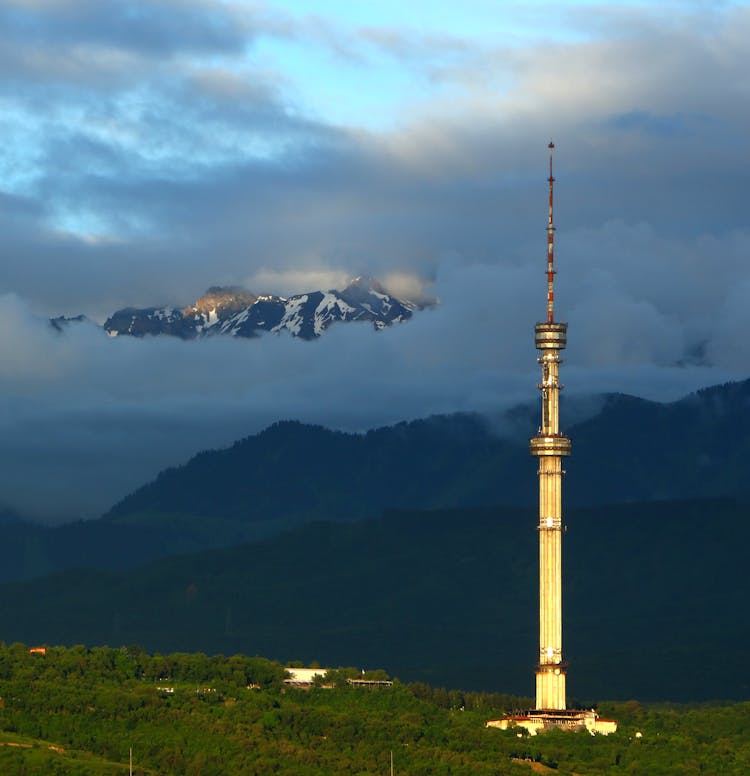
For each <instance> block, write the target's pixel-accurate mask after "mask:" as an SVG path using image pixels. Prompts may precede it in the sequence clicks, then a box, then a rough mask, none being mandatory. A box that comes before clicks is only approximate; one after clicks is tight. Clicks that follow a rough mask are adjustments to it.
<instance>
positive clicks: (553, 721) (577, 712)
mask: <svg viewBox="0 0 750 776" xmlns="http://www.w3.org/2000/svg"><path fill="white" fill-rule="evenodd" d="M485 727H492V728H499V729H500V730H510V729H511V728H522V729H523V730H526V731H527V732H528V733H529V734H530V735H532V736H535V735H536V734H537V733H543V732H545V731H547V730H588V732H589V733H591V735H597V734H598V735H602V736H608V735H609V734H610V733H614V732H616V730H617V722H615V721H614V720H613V719H603V718H602V717H600V716H599V715H598V714H597V713H596V712H595V711H594V710H593V709H592V710H590V711H589V710H581V709H553V710H550V711H547V710H543V709H541V710H540V709H536V710H533V711H525V712H523V713H522V714H513V715H508V716H507V717H502V718H501V719H490V720H488V721H487V722H485Z"/></svg>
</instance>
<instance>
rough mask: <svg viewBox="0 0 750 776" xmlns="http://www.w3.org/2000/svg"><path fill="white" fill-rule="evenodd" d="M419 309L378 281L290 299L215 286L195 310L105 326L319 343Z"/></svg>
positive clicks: (135, 312) (130, 315)
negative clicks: (349, 324)
mask: <svg viewBox="0 0 750 776" xmlns="http://www.w3.org/2000/svg"><path fill="white" fill-rule="evenodd" d="M418 309H420V307H419V306H418V305H416V304H414V303H413V302H410V301H407V300H403V299H398V298H397V297H395V296H393V295H391V294H389V293H388V292H387V291H386V290H385V289H384V288H383V287H382V286H381V285H380V283H378V282H377V281H376V280H374V279H373V278H370V277H367V276H359V277H356V278H354V279H353V280H352V281H351V282H350V283H349V284H348V285H347V286H346V288H344V289H343V290H342V291H337V290H335V289H332V290H328V291H311V292H308V293H304V294H297V295H294V296H290V297H288V298H283V297H280V296H274V295H270V294H260V295H257V296H256V295H255V294H253V293H251V292H250V291H247V290H246V289H244V288H239V287H235V286H230V287H220V286H213V287H211V288H209V289H208V290H207V291H206V293H205V294H204V295H203V296H201V297H200V298H199V299H198V300H196V302H195V303H194V304H193V305H190V306H188V307H184V308H182V309H179V308H176V307H158V308H145V309H135V308H125V309H123V310H118V311H117V312H116V313H114V314H113V315H112V316H111V317H110V318H108V319H107V321H105V323H104V328H105V330H106V331H107V332H108V333H109V334H111V335H113V336H114V335H118V334H128V335H131V336H134V337H143V336H146V335H157V334H168V335H171V336H177V337H180V338H182V339H196V338H200V337H206V336H217V335H229V336H234V337H257V336H259V335H260V334H261V333H262V332H273V333H280V332H283V331H285V332H288V333H289V334H290V335H291V336H293V337H299V338H301V339H316V338H317V337H320V336H321V335H322V334H323V332H324V331H325V330H326V329H327V328H328V327H329V326H330V325H331V324H333V323H335V322H337V321H369V322H370V323H372V325H373V327H374V328H375V329H376V330H381V329H383V328H385V327H387V326H390V325H391V324H393V323H400V322H402V321H405V320H408V319H409V318H411V316H412V313H413V312H414V311H415V310H418Z"/></svg>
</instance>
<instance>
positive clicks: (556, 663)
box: [530, 143, 570, 710]
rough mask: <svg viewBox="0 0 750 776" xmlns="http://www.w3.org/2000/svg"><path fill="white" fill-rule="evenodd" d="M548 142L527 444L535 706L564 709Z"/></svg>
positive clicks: (556, 333)
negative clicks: (538, 376) (534, 406)
mask: <svg viewBox="0 0 750 776" xmlns="http://www.w3.org/2000/svg"><path fill="white" fill-rule="evenodd" d="M554 148H555V144H554V143H550V144H549V178H548V181H549V215H548V218H547V320H546V322H544V323H537V324H536V326H535V327H534V341H535V344H536V348H537V350H538V351H540V354H541V355H540V356H539V358H538V359H537V361H538V362H539V363H540V364H541V365H542V382H541V383H540V384H539V385H538V386H537V387H538V388H539V390H540V391H541V393H542V423H541V425H540V427H539V431H538V432H537V434H536V435H535V436H534V437H532V439H531V442H530V449H531V454H532V455H533V456H536V457H537V458H538V459H539V525H538V530H539V663H538V665H537V669H536V708H537V709H538V710H562V709H565V672H566V669H567V665H566V664H565V663H564V662H563V658H562V530H563V528H562V477H563V474H564V473H565V472H564V470H563V468H562V459H563V456H566V455H570V439H568V437H566V436H565V435H564V434H562V433H561V432H560V412H559V409H560V390H561V389H562V386H561V385H560V380H559V373H560V351H561V350H563V348H565V345H566V344H567V335H568V324H567V323H559V322H557V321H555V224H554V219H553V204H554V184H555V178H554V177H553V175H552V151H553V150H554Z"/></svg>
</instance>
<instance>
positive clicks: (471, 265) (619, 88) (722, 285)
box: [0, 0, 750, 519]
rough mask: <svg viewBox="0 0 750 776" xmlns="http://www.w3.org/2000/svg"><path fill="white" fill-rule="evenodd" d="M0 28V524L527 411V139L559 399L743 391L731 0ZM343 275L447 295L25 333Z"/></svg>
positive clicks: (536, 251)
mask: <svg viewBox="0 0 750 776" xmlns="http://www.w3.org/2000/svg"><path fill="white" fill-rule="evenodd" d="M0 29H2V30H3V35H2V36H0V72H1V73H2V78H0V137H2V138H3V142H2V144H0V236H1V237H2V242H1V243H0V304H1V305H2V306H1V307H0V309H2V310H3V311H4V322H5V326H4V327H3V329H2V330H1V331H0V397H2V402H1V403H0V460H1V461H2V462H3V464H4V465H5V467H6V472H8V475H9V476H8V477H7V479H6V485H5V490H4V492H0V507H1V506H2V505H3V504H8V505H10V506H11V507H13V508H18V509H21V510H24V509H26V510H29V511H30V513H33V514H38V515H42V516H46V517H48V518H50V519H52V518H55V519H59V518H61V517H64V516H71V515H78V514H81V515H86V516H91V515H94V514H96V513H97V510H101V509H104V508H106V507H107V506H108V505H109V504H110V503H111V502H112V501H113V500H114V499H115V498H116V497H119V496H122V495H124V494H125V493H126V492H127V491H128V490H129V489H131V488H133V487H136V486H137V485H139V484H141V483H142V482H143V481H144V480H145V479H146V478H148V477H150V476H154V475H155V474H156V472H158V471H159V469H160V468H163V467H164V466H166V465H170V464H173V463H176V462H178V461H180V460H183V459H184V458H186V457H187V456H189V455H190V454H191V453H192V452H195V451H196V450H199V449H202V448H204V447H207V446H212V445H216V444H226V443H229V442H231V441H233V440H234V439H236V438H237V437H239V436H242V435H243V434H247V433H250V432H252V431H256V430H258V429H259V428H261V427H263V426H264V425H265V424H267V423H270V422H273V421H275V420H278V419H279V418H290V417H296V418H299V419H301V420H310V421H315V422H320V423H325V424H327V425H331V426H336V427H340V428H352V429H363V428H368V427H370V426H372V425H376V424H380V423H388V422H395V421H398V420H401V419H405V418H412V417H418V416H423V415H428V414H430V413H436V412H452V411H457V410H466V411H472V410H477V411H482V412H488V413H492V412H495V411H500V410H501V409H502V408H503V407H506V406H508V405H510V404H513V403H515V402H517V401H523V400H525V399H532V400H533V398H534V397H533V385H534V384H535V382H536V381H537V376H536V374H535V369H536V364H535V360H534V353H533V348H532V347H531V339H530V332H531V330H532V327H533V321H534V320H535V318H536V316H537V315H538V314H539V311H540V309H541V308H542V306H543V297H544V288H543V265H544V257H545V232H544V226H545V219H546V210H545V208H546V175H547V173H546V164H547V157H546V154H547V150H546V146H547V143H548V141H549V139H550V138H554V140H555V142H556V144H557V150H556V158H555V174H556V177H557V206H556V207H557V210H556V222H557V241H558V244H557V250H556V258H557V263H558V269H559V275H558V278H557V281H558V288H557V292H558V293H557V298H558V303H559V314H560V315H561V316H562V317H563V318H565V319H567V320H568V321H569V323H570V349H569V353H568V358H567V361H566V370H567V371H566V375H567V377H566V383H567V385H568V388H569V393H570V394H571V395H578V396H584V395H587V394H594V393H597V392H599V391H605V390H607V391H609V390H622V391H627V392H631V393H636V394H640V395H645V396H649V397H653V398H662V399H667V398H674V397H676V396H679V395H680V394H681V393H684V392H686V391H688V390H692V389H694V388H696V387H700V386H701V385H708V384H711V383H714V382H720V381H722V380H725V379H730V378H735V379H739V378H744V377H747V364H748V363H750V340H748V338H747V336H746V332H747V330H748V327H750V307H748V305H747V299H748V298H750V280H748V275H747V266H748V260H750V256H749V255H748V250H749V249H748V246H749V245H750V226H749V225H748V216H747V210H748V209H747V201H746V200H747V197H746V189H747V181H748V179H750V156H749V155H748V153H747V136H748V128H749V127H750V77H749V76H748V68H747V41H748V40H749V39H750V6H749V5H748V3H746V2H741V3H740V2H723V3H722V2H659V3H654V2H616V3H613V2H608V3H596V2H556V3H552V2H523V3H521V2H517V3H505V2H497V1H496V2H483V1H482V0H467V1H466V2H462V3H457V2H455V3H454V2H451V3H447V2H443V3H440V2H430V3H428V2H423V1H422V0H416V1H412V2H408V3H396V2H391V1H390V0H386V1H385V2H335V1H334V2H326V3H322V2H312V1H311V0H310V1H308V2H305V0H302V2H295V3H291V2H288V3H281V2H275V3H274V2H265V3H263V2H244V1H242V2H241V1H240V0H235V1H233V2H229V1H228V0H108V1H107V2H102V0H3V2H2V3H0ZM363 272H365V273H368V274H371V275H374V276H376V277H380V278H381V279H383V280H385V281H386V282H388V283H390V284H391V288H393V289H394V290H398V289H399V288H404V287H409V288H411V289H413V288H415V287H423V288H424V289H425V291H426V292H427V293H430V294H433V295H435V296H437V297H439V298H440V300H441V303H440V305H439V306H438V307H437V308H436V309H434V310H432V311H430V312H426V313H423V314H422V315H421V316H418V317H417V318H418V319H415V320H414V321H412V322H410V323H409V324H407V325H405V326H401V327H397V328H394V329H391V330H389V331H387V332H384V333H383V334H382V335H380V336H377V337H376V336H374V335H372V334H371V332H369V331H365V330H364V329H357V327H353V328H354V329H355V330H354V331H353V332H352V331H347V332H343V331H336V332H334V331H332V332H330V333H329V335H327V336H326V337H324V338H322V339H321V341H319V342H316V343H308V344H300V343H297V342H291V341H288V340H284V339H283V338H276V337H269V338H262V339H261V340H259V341H256V342H252V343H247V342H246V343H230V344H227V343H223V344H222V343H218V342H215V341H213V342H207V343H204V344H202V345H197V344H195V343H193V345H195V346H194V347H193V346H191V345H190V344H189V343H181V342H172V341H169V342H153V341H139V342H129V343H128V342H124V341H119V342H118V341H110V340H108V339H107V338H106V337H103V335H102V334H101V331H100V330H98V329H97V328H96V327H95V326H94V325H93V324H92V325H91V326H83V327H79V328H77V329H75V330H73V331H70V332H69V333H68V334H67V335H66V336H65V337H63V338H60V337H57V336H54V335H53V333H52V332H51V331H50V330H49V327H48V326H47V324H46V317H47V316H51V315H60V314H67V315H75V314H77V313H84V314H86V315H87V316H89V317H90V318H91V319H93V320H94V321H102V320H103V319H104V318H106V317H107V315H109V314H110V313H112V312H113V311H114V310H116V309H119V308H122V307H125V306H143V307H145V306H151V305H163V304H173V305H187V304H189V303H191V302H192V301H193V300H194V299H196V298H197V297H198V296H200V295H201V294H202V293H203V291H204V290H205V289H206V288H207V287H208V286H212V285H217V284H226V285H244V286H246V287H248V288H249V289H251V290H252V291H254V292H256V293H263V292H272V293H298V292H304V291H307V290H312V289H313V288H320V287H324V288H327V287H333V286H335V285H337V284H338V285H340V284H341V283H343V282H345V280H346V278H347V277H350V276H353V275H356V274H360V273H363ZM350 328H352V327H350ZM217 375H221V376H222V377H221V379H219V378H218V377H217ZM530 387H531V388H530ZM363 396H364V397H367V400H366V401H362V397H363ZM32 429H33V432H31V431H30V430H32ZM60 451H64V453H65V454H64V455H62V456H61V455H60ZM92 473H93V474H94V475H95V476H94V477H93V481H95V482H96V483H97V486H96V487H91V486H90V484H91V482H92ZM40 479H41V480H42V481H43V482H44V485H45V487H44V488H40V487H38V482H39V480H40ZM84 485H85V486H84Z"/></svg>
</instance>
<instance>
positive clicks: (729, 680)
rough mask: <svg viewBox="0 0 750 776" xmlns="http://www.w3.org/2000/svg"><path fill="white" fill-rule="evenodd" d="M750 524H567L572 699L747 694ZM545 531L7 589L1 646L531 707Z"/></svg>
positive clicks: (372, 530) (174, 564) (530, 527)
mask: <svg viewBox="0 0 750 776" xmlns="http://www.w3.org/2000/svg"><path fill="white" fill-rule="evenodd" d="M749 513H750V510H748V508H747V507H745V506H742V505H737V504H733V503H732V502H714V501H709V502H687V501H686V502H664V503H660V502H657V503H650V504H635V505H620V506H616V507H610V508H600V509H592V510H571V511H570V512H569V514H568V517H567V523H568V526H569V530H568V531H567V533H566V535H565V538H564V553H565V555H564V559H565V560H564V584H563V589H564V593H565V601H564V612H563V614H564V654H565V656H566V658H567V659H568V660H569V661H570V663H571V667H570V674H569V694H570V696H571V697H575V698H579V699H582V700H584V701H587V700H592V699H596V698H603V697H604V698H607V697H608V698H621V699H627V698H633V697H635V698H638V699H639V700H681V701H687V700H709V699H722V698H733V699H743V698H747V697H749V696H750V681H749V680H748V678H747V676H746V672H745V671H744V661H745V650H744V645H745V644H747V643H748V642H749V641H750V622H748V620H747V618H744V617H741V616H737V613H738V612H742V611H744V609H745V607H746V601H747V600H748V597H749V596H750V578H749V577H748V576H747V574H746V573H745V569H746V568H747V565H748V557H747V544H746V542H745V534H746V524H747V521H748V518H749V517H750V514H749ZM535 524H536V518H535V516H534V515H533V513H532V512H531V511H530V510H529V511H524V510H460V511H442V512H418V513H414V512H397V513H391V514H390V515H388V516H387V517H385V518H383V519H381V520H368V521H362V522H358V523H348V524H331V523H326V524H312V525H307V526H302V527H299V528H297V529H295V530H293V531H291V532H289V533H287V534H285V535H283V536H280V537H275V538H273V539H267V540H264V541H261V542H256V543H253V544H246V545H242V546H239V547H234V548H230V549H226V550H219V551H213V552H208V553H201V554H197V555H190V556H182V557H174V558H169V559H165V560H161V561H158V562H154V563H151V564H149V565H146V566H143V567H141V568H138V569H134V570H130V571H127V572H100V571H92V570H88V571H83V570H82V571H70V572H65V573H63V574H59V575H55V576H51V577H46V578H42V579H39V580H34V581H31V582H27V583H13V584H7V585H3V586H0V611H2V612H3V619H2V633H3V636H4V637H5V639H6V640H23V641H28V642H42V643H44V642H53V643H68V644H75V643H89V644H123V643H125V644H128V643H133V642H135V643H140V644H143V645H144V646H145V647H146V648H148V649H155V650H161V651H165V650H169V651H172V650H185V651H193V650H203V651H206V652H225V653H227V652H232V653H233V652H244V653H248V654H256V653H257V654H265V655H268V656H269V657H272V658H274V659H280V660H290V659H301V660H305V661H311V660H320V661H321V662H324V663H334V664H345V665H360V666H364V667H368V666H372V665H387V666H388V667H389V668H390V669H392V670H393V672H394V673H395V674H396V675H397V676H399V677H400V678H402V679H404V680H410V681H411V680H421V681H427V682H431V683H434V684H447V685H451V686H456V687H464V688H470V689H488V690H502V691H506V692H514V693H519V694H521V693H525V692H529V691H530V690H531V687H532V685H533V669H534V656H535V654H536V638H537V633H536V629H537V619H536V612H537V589H538V580H537V575H538V572H537V546H536V544H537V534H536V531H535V528H534V526H535Z"/></svg>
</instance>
